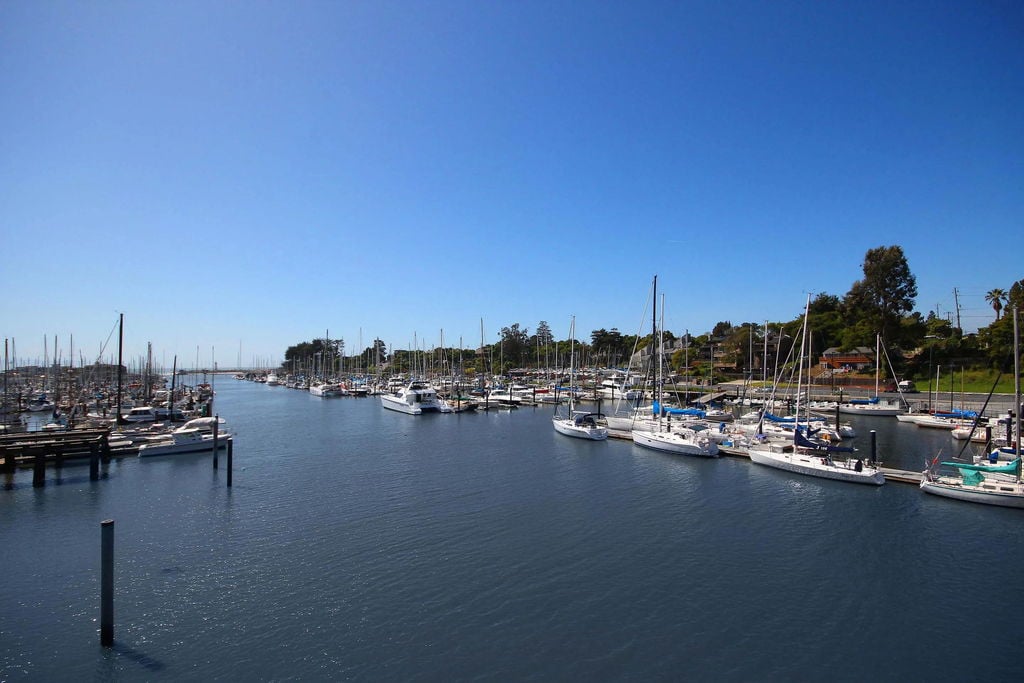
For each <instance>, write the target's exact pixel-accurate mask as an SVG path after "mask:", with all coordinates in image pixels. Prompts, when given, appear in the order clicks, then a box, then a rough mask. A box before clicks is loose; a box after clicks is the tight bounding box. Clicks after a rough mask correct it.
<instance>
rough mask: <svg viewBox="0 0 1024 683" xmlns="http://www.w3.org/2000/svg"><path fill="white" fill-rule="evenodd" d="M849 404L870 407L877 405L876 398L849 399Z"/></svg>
mask: <svg viewBox="0 0 1024 683" xmlns="http://www.w3.org/2000/svg"><path fill="white" fill-rule="evenodd" d="M850 403H851V404H853V405H855V406H870V405H874V404H876V403H878V397H877V396H875V397H874V398H851V399H850Z"/></svg>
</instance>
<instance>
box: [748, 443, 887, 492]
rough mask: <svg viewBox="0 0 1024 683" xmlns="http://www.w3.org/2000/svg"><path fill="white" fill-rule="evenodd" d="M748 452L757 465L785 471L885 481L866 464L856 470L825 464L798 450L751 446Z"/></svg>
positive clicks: (875, 482)
mask: <svg viewBox="0 0 1024 683" xmlns="http://www.w3.org/2000/svg"><path fill="white" fill-rule="evenodd" d="M748 454H749V455H750V459H751V460H752V461H753V462H755V463H757V464H759V465H767V466H768V467H774V468H775V469H779V470H785V471H786V472H794V473H796V474H804V475H807V476H811V477H819V478H822V479H834V480H836V481H848V482H852V483H856V484H871V485H873V486H881V485H882V484H884V483H885V475H884V474H882V472H881V470H879V469H877V468H874V467H870V466H868V465H864V466H863V469H862V470H861V471H860V472H858V471H857V470H856V469H855V468H853V467H848V466H846V464H845V463H833V464H831V465H830V464H827V462H825V461H823V458H822V457H821V456H818V455H807V454H804V453H799V452H785V453H778V452H775V451H768V450H763V449H759V448H751V449H750V450H749V451H748Z"/></svg>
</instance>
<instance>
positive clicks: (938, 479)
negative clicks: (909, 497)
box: [921, 307, 1024, 508]
mask: <svg viewBox="0 0 1024 683" xmlns="http://www.w3.org/2000/svg"><path fill="white" fill-rule="evenodd" d="M1013 364H1014V371H1015V377H1014V398H1015V405H1016V406H1017V407H1018V410H1017V411H1016V412H1017V418H1016V426H1015V428H1014V429H1013V432H1012V434H1013V437H1012V438H1013V441H1014V443H1013V444H1012V446H1009V447H1008V449H1009V451H1010V452H1011V453H1012V454H1013V455H1015V456H1016V459H1015V460H1014V461H1013V462H1011V463H1009V464H1005V465H999V464H997V463H990V464H982V463H965V462H955V461H953V462H942V463H939V464H940V465H942V466H944V467H948V468H952V469H953V470H954V472H955V473H952V474H941V473H938V472H935V471H933V470H932V467H934V465H935V462H936V461H937V460H938V457H936V458H935V460H933V461H932V467H929V468H928V469H926V470H925V472H924V479H922V480H921V490H922V491H924V492H925V493H930V494H932V495H936V496H943V497H945V498H953V499H956V500H964V501H968V502H971V503H981V504H983V505H997V506H1000V507H1012V508H1024V478H1022V472H1021V458H1020V453H1021V450H1020V427H1021V423H1020V410H1019V408H1020V405H1021V402H1020V399H1021V396H1020V329H1019V318H1018V311H1017V308H1016V307H1014V309H1013ZM962 452H963V451H962V450H961V453H962ZM996 459H997V460H998V454H997V458H996Z"/></svg>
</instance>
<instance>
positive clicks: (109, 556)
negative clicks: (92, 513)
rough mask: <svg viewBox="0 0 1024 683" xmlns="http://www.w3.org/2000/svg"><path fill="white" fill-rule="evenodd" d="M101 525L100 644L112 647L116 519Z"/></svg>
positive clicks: (108, 520)
mask: <svg viewBox="0 0 1024 683" xmlns="http://www.w3.org/2000/svg"><path fill="white" fill-rule="evenodd" d="M100 527H101V528H102V532H101V535H102V551H101V554H102V560H101V567H100V645H102V646H103V647H111V646H112V645H113V644H114V520H112V519H107V520H104V521H103V522H100Z"/></svg>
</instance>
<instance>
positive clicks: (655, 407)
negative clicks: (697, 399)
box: [651, 401, 707, 418]
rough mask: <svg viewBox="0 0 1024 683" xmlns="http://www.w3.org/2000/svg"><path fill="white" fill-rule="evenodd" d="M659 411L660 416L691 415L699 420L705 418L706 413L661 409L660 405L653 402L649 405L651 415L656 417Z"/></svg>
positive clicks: (691, 410) (686, 409)
mask: <svg viewBox="0 0 1024 683" xmlns="http://www.w3.org/2000/svg"><path fill="white" fill-rule="evenodd" d="M659 411H660V412H661V414H662V415H692V416H694V417H700V418H703V417H706V416H707V413H705V412H704V411H703V410H699V409H697V408H663V407H662V406H661V403H659V402H658V401H655V402H654V403H653V404H652V405H651V413H652V414H654V415H657V414H658V412H659Z"/></svg>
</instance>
